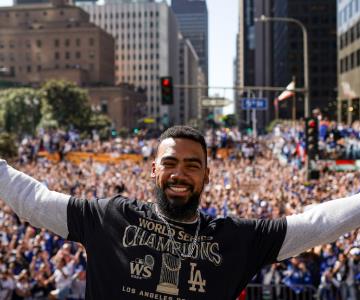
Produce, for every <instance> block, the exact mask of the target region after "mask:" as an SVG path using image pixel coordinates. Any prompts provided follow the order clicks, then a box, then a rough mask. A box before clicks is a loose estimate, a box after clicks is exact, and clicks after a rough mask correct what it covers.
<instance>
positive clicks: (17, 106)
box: [0, 88, 41, 137]
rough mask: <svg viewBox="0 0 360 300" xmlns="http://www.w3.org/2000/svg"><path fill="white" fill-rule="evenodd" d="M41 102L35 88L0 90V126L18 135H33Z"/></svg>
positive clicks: (38, 119) (37, 122) (39, 116)
mask: <svg viewBox="0 0 360 300" xmlns="http://www.w3.org/2000/svg"><path fill="white" fill-rule="evenodd" d="M40 108H41V103H40V99H39V95H38V93H37V91H36V90H34V89H32V88H13V89H6V90H3V91H1V92H0V127H1V128H3V129H4V130H5V131H6V132H8V133H13V134H15V135H16V136H18V137H22V136H24V135H26V134H29V135H34V134H35V131H36V127H37V125H38V124H39V121H40V119H41V112H40Z"/></svg>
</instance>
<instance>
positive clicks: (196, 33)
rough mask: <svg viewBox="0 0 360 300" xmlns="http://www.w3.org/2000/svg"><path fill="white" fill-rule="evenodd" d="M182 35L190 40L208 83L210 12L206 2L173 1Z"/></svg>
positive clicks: (172, 4) (190, 0)
mask: <svg viewBox="0 0 360 300" xmlns="http://www.w3.org/2000/svg"><path fill="white" fill-rule="evenodd" d="M171 8H172V10H173V11H174V13H175V16H176V19H177V21H178V24H179V28H180V31H181V34H182V35H183V37H184V38H186V39H189V40H190V41H191V43H192V45H193V47H194V49H195V51H196V54H197V56H198V57H199V62H200V66H201V68H202V69H203V72H204V74H205V78H206V82H208V69H209V67H208V11H207V5H206V1H205V0H172V1H171Z"/></svg>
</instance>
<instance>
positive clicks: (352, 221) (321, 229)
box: [278, 194, 360, 261]
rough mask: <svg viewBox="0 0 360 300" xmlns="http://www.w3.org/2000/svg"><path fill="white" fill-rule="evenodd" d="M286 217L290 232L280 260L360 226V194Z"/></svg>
mask: <svg viewBox="0 0 360 300" xmlns="http://www.w3.org/2000/svg"><path fill="white" fill-rule="evenodd" d="M286 220H287V232H286V235H285V240H284V243H283V245H282V247H281V249H280V252H279V254H278V260H279V261H280V260H283V259H286V258H288V257H292V256H295V255H298V254H300V253H302V252H304V251H306V250H308V249H310V248H313V247H315V246H317V245H321V244H325V243H330V242H333V241H335V240H336V239H337V238H338V237H339V236H341V235H342V234H344V233H346V232H349V231H351V230H354V229H356V228H358V227H360V194H356V195H353V196H350V197H346V198H340V199H336V200H331V201H328V202H324V203H321V204H318V205H316V206H314V207H312V208H310V209H309V210H307V211H305V212H304V213H301V214H296V215H291V216H288V217H286Z"/></svg>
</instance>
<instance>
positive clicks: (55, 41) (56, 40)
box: [54, 39, 60, 47]
mask: <svg viewBox="0 0 360 300" xmlns="http://www.w3.org/2000/svg"><path fill="white" fill-rule="evenodd" d="M54 46H55V47H59V46H60V41H59V40H58V39H55V40H54Z"/></svg>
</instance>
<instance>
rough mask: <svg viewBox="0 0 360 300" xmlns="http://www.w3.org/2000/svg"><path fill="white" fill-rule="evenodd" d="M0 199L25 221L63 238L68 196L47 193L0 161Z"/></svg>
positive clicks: (40, 184)
mask: <svg viewBox="0 0 360 300" xmlns="http://www.w3.org/2000/svg"><path fill="white" fill-rule="evenodd" d="M0 198H1V199H2V200H4V201H5V202H6V203H7V204H8V205H9V206H10V207H11V208H12V210H13V211H14V212H15V213H16V214H17V215H18V216H19V217H20V218H21V219H24V220H25V221H27V222H29V223H30V224H31V225H33V226H35V227H41V228H46V229H49V230H51V231H52V232H54V233H56V234H58V235H60V236H61V237H64V238H66V236H67V235H68V226H67V205H68V202H69V199H70V195H66V194H62V193H58V192H55V191H50V190H49V189H48V188H47V187H46V186H45V185H43V184H42V183H40V182H39V181H37V180H35V179H34V178H32V177H30V176H28V175H26V174H24V173H22V172H20V171H17V170H15V169H14V168H12V167H11V166H9V165H8V164H7V163H6V161H5V160H0Z"/></svg>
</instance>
